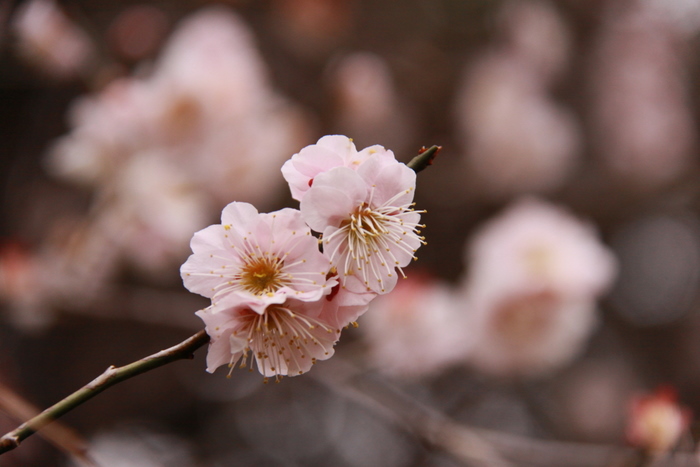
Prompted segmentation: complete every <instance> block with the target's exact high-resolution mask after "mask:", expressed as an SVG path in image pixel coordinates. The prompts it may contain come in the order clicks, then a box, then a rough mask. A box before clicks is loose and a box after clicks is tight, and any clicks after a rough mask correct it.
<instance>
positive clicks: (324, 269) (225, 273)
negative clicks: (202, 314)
mask: <svg viewBox="0 0 700 467" xmlns="http://www.w3.org/2000/svg"><path fill="white" fill-rule="evenodd" d="M191 247H192V251H193V254H192V255H191V256H190V257H189V258H188V259H187V261H186V262H185V264H183V265H182V268H181V269H180V272H181V274H182V278H183V281H184V283H185V287H187V288H188V289H189V290H190V291H191V292H195V293H198V294H200V295H204V296H205V297H209V298H211V299H212V305H211V311H212V313H216V312H218V311H220V310H223V309H229V308H233V307H240V306H244V307H248V308H250V309H252V310H254V311H255V312H256V313H260V314H262V313H264V311H265V309H266V308H267V307H268V306H269V305H273V304H275V305H280V304H282V303H284V302H285V301H286V300H287V298H288V297H294V298H295V299H297V300H301V301H318V300H319V299H320V298H321V297H322V296H323V295H325V294H327V293H330V291H331V288H332V287H333V286H334V285H335V283H336V281H335V280H333V279H330V280H327V279H326V275H327V274H328V269H329V264H328V259H326V257H325V256H324V255H323V254H322V253H320V252H319V250H318V241H317V240H316V238H314V237H313V236H311V232H310V230H309V228H308V227H307V226H306V225H305V224H304V222H303V221H302V219H301V215H300V212H299V211H297V210H295V209H289V208H286V209H282V210H280V211H276V212H272V213H269V214H263V213H258V211H257V210H256V209H255V207H253V206H252V205H250V204H248V203H240V202H233V203H231V204H229V205H228V206H226V207H225V208H224V210H223V212H222V214H221V224H216V225H211V226H209V227H207V228H206V229H204V230H200V231H199V232H197V233H195V235H194V237H193V238H192V242H191Z"/></svg>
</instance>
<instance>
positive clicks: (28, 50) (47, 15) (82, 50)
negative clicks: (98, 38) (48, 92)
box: [12, 0, 95, 77]
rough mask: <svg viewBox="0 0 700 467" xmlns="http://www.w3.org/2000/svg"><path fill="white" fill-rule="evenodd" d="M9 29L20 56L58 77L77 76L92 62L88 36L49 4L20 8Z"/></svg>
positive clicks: (37, 0)
mask: <svg viewBox="0 0 700 467" xmlns="http://www.w3.org/2000/svg"><path fill="white" fill-rule="evenodd" d="M12 26H13V29H14V32H15V33H16V34H17V38H18V46H19V50H20V52H21V53H22V54H23V55H25V56H26V57H27V59H29V60H31V61H32V62H34V63H35V64H37V65H39V66H41V67H42V68H44V69H46V70H47V71H49V72H51V73H54V74H55V75H57V76H58V77H72V76H76V75H77V74H79V73H80V72H81V71H84V69H85V67H86V66H87V65H88V63H89V61H90V60H91V59H92V58H93V55H94V52H95V51H94V49H93V44H92V42H91V41H90V38H89V37H88V35H87V34H86V33H85V32H84V31H83V30H82V29H80V28H79V27H78V26H77V25H76V24H74V23H73V22H72V21H71V20H70V19H69V18H68V17H67V16H66V15H65V14H64V13H63V11H61V9H60V8H59V7H58V5H56V3H55V2H54V1H52V0H32V1H30V2H26V3H24V4H22V5H21V6H20V7H19V8H18V11H17V13H16V15H15V17H14V19H13V24H12Z"/></svg>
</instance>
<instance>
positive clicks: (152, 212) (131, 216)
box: [95, 153, 212, 271]
mask: <svg viewBox="0 0 700 467" xmlns="http://www.w3.org/2000/svg"><path fill="white" fill-rule="evenodd" d="M116 175H117V176H116V178H115V179H113V180H112V185H111V187H110V188H111V189H110V190H105V191H103V193H102V196H101V199H100V200H98V204H97V205H96V206H95V208H97V210H98V211H99V212H100V216H99V218H98V220H97V222H96V226H97V228H98V229H100V230H101V234H102V235H104V236H105V237H107V238H109V239H110V240H111V242H112V243H113V245H114V246H115V247H118V248H119V250H120V251H121V252H122V253H123V254H124V255H125V256H126V258H127V261H129V262H130V263H132V264H134V265H136V266H139V267H140V268H142V269H144V270H151V271H163V270H166V269H167V267H168V266H171V265H172V259H173V258H181V257H183V256H184V255H185V254H186V253H187V242H188V241H189V239H190V238H191V237H192V232H194V231H196V230H198V229H199V228H201V227H202V225H205V224H206V223H207V221H209V213H210V212H211V211H212V207H211V204H212V203H211V200H210V199H209V198H207V197H206V196H204V194H203V193H201V192H200V191H198V189H197V188H198V187H197V186H195V185H194V184H193V183H192V181H191V180H190V179H189V177H188V176H187V174H185V173H183V172H182V170H181V169H180V168H179V167H177V166H176V165H175V164H174V163H173V161H172V159H170V158H168V156H167V154H166V155H164V154H162V153H152V154H146V153H142V154H141V155H140V157H138V158H133V159H130V160H129V161H128V162H127V163H126V164H125V165H124V167H123V168H122V170H121V171H120V172H118V173H117V174H116Z"/></svg>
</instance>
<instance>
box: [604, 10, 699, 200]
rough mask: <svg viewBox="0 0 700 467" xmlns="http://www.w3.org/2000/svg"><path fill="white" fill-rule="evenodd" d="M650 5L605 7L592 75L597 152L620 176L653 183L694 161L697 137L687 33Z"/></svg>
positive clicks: (662, 181)
mask: <svg viewBox="0 0 700 467" xmlns="http://www.w3.org/2000/svg"><path fill="white" fill-rule="evenodd" d="M650 3H651V2H648V1H647V2H643V1H633V2H626V3H624V4H619V5H615V6H614V8H611V9H610V10H609V11H608V15H607V17H606V18H605V21H604V22H603V27H602V28H601V34H600V38H599V40H598V47H597V51H596V55H595V58H596V60H595V62H594V65H595V68H594V69H593V70H592V75H591V76H592V78H593V79H592V83H593V96H592V97H593V99H592V110H593V117H594V120H593V122H594V124H595V125H594V126H593V142H594V145H595V149H596V153H598V154H599V155H600V158H601V161H602V162H603V164H604V166H605V167H606V168H607V169H609V170H610V171H611V172H612V173H613V174H614V175H616V176H617V177H620V178H622V179H624V180H626V181H628V182H631V183H632V184H637V185H648V186H650V187H654V186H659V185H663V184H665V183H669V182H672V181H673V180H675V179H676V178H677V177H679V176H681V175H683V174H684V173H685V171H686V170H687V169H688V168H689V167H690V166H691V165H692V163H693V162H692V161H693V155H694V148H695V147H696V146H697V142H698V135H697V129H696V123H695V121H694V117H693V110H692V108H691V105H689V102H690V100H689V99H690V98H689V96H690V95H691V91H690V89H691V88H690V86H691V84H690V82H689V80H688V78H687V76H686V75H687V70H686V69H685V65H684V63H685V60H686V57H687V45H688V44H687V43H685V39H686V38H685V37H684V36H683V34H682V33H680V32H679V31H678V30H677V29H676V28H675V27H674V25H673V24H672V23H671V22H670V21H669V18H668V17H666V15H663V14H659V11H658V10H657V8H655V7H653V6H652V5H651V4H650ZM666 3H669V4H670V3H673V4H675V3H680V2H666Z"/></svg>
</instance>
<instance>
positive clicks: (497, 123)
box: [456, 51, 580, 196]
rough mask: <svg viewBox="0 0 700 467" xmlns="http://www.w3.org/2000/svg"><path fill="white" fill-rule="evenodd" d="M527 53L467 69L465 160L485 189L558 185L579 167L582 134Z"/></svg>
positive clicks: (460, 113) (462, 126)
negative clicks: (536, 70) (556, 100)
mask: <svg viewBox="0 0 700 467" xmlns="http://www.w3.org/2000/svg"><path fill="white" fill-rule="evenodd" d="M544 85H545V83H544V82H543V78H542V77H541V76H540V75H538V74H537V73H535V72H534V71H533V68H532V67H531V66H530V64H529V63H527V62H524V61H523V60H522V58H520V57H517V56H514V55H512V54H509V53H504V52H500V51H497V52H494V53H489V54H487V55H484V56H483V57H481V58H479V59H478V60H477V61H476V63H474V64H473V65H472V66H471V67H470V68H469V70H468V72H467V73H466V74H465V80H464V83H463V85H462V88H461V90H460V92H459V96H458V99H457V109H456V110H457V117H458V129H459V134H460V135H462V136H463V140H464V154H465V164H466V166H467V167H468V174H469V175H470V176H472V177H474V178H475V182H476V183H477V184H478V186H479V191H480V192H482V193H485V194H490V195H495V196H505V195H512V194H520V193H526V192H545V191H548V190H552V189H555V188H557V187H559V186H561V184H562V183H563V182H564V181H565V180H566V178H567V177H568V176H569V175H570V174H571V172H572V170H573V169H574V168H575V165H576V163H577V157H578V150H579V143H580V136H579V129H578V125H577V123H576V121H575V119H574V117H573V114H572V113H571V112H570V111H569V110H568V109H566V108H564V107H562V106H561V105H559V104H558V103H557V102H555V101H554V100H553V99H552V98H551V97H550V96H549V95H548V93H547V91H546V89H545V88H544Z"/></svg>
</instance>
